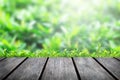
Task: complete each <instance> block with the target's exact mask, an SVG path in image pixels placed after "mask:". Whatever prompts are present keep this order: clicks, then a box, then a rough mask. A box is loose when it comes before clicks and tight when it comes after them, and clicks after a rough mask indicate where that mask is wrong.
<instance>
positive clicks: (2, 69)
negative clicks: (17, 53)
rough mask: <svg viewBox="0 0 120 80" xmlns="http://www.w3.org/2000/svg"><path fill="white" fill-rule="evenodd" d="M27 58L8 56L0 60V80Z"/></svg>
mask: <svg viewBox="0 0 120 80" xmlns="http://www.w3.org/2000/svg"><path fill="white" fill-rule="evenodd" d="M24 59H25V58H7V59H5V60H3V61H2V62H0V80H2V79H3V78H4V77H5V76H6V75H8V74H9V73H10V72H11V71H12V70H13V69H14V68H15V67H16V66H17V65H18V64H20V63H21V62H22V61H23V60H24Z"/></svg>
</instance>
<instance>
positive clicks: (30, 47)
mask: <svg viewBox="0 0 120 80" xmlns="http://www.w3.org/2000/svg"><path fill="white" fill-rule="evenodd" d="M119 4H120V1H119V0H97V2H96V1H95V0H90V1H85V0H75V1H73V0H0V52H1V54H0V56H6V55H5V54H6V53H8V54H9V55H8V54H7V57H8V56H34V57H37V56H38V57H39V56H51V57H52V56H54V57H56V56H66V57H67V56H84V55H85V56H86V55H87V53H91V54H89V55H90V56H95V54H96V56H95V57H97V56H101V57H105V55H106V56H119V54H120V53H119V51H120V48H119V47H120V17H119V14H120V5H119ZM42 49H43V50H42ZM65 49H67V51H69V50H70V51H72V50H73V51H76V49H77V50H79V51H77V52H74V53H75V54H74V53H72V52H65V51H64V50H65ZM4 50H5V51H4ZM25 50H27V51H28V52H26V51H25ZM38 50H40V53H41V55H40V54H38V55H37V54H34V52H36V51H38ZM49 50H53V51H50V52H51V53H50V55H48V54H45V53H47V52H49ZM6 51H7V52H6ZM16 51H18V52H19V53H18V54H17V52H16ZM45 51H46V52H45ZM57 51H59V52H57ZM62 51H63V52H62ZM116 51H117V52H116ZM4 52H5V53H4ZM79 52H81V53H79ZM66 53H67V54H66ZM68 53H70V54H68ZM99 53H100V55H99ZM109 54H110V55H109ZM87 56H88V55H87Z"/></svg>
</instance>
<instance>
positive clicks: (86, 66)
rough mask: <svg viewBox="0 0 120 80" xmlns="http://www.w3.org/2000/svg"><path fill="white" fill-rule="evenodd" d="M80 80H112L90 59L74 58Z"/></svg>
mask: <svg viewBox="0 0 120 80" xmlns="http://www.w3.org/2000/svg"><path fill="white" fill-rule="evenodd" d="M74 61H75V63H76V67H77V69H78V72H79V74H80V77H81V80H114V79H113V78H112V76H110V75H109V74H108V73H107V72H106V71H105V70H104V69H103V68H102V67H101V66H100V65H99V64H97V62H96V61H95V60H93V59H92V58H74Z"/></svg>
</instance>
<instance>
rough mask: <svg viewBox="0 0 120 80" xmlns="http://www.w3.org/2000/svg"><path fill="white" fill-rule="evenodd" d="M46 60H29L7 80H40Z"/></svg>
mask: <svg viewBox="0 0 120 80" xmlns="http://www.w3.org/2000/svg"><path fill="white" fill-rule="evenodd" d="M45 62H46V58H29V59H28V60H26V61H25V62H24V63H23V64H22V65H21V66H20V67H19V68H18V69H17V70H16V71H14V72H13V73H12V74H11V75H10V76H9V77H8V78H7V80H38V78H39V76H40V74H41V72H42V69H43V67H44V64H45Z"/></svg>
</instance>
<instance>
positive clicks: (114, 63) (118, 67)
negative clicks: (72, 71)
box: [97, 58, 120, 79]
mask: <svg viewBox="0 0 120 80" xmlns="http://www.w3.org/2000/svg"><path fill="white" fill-rule="evenodd" d="M97 60H98V61H99V62H100V63H101V64H102V65H103V66H104V67H106V68H107V69H108V70H109V71H110V72H111V73H112V74H113V75H114V76H115V77H117V78H118V79H120V62H119V61H118V60H115V59H113V58H97Z"/></svg>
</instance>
